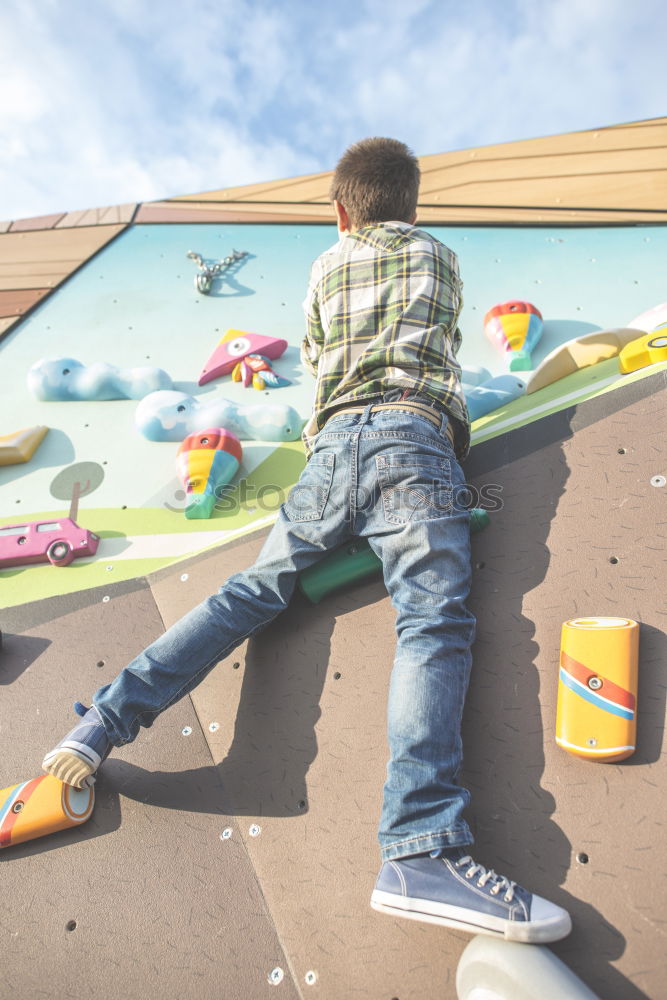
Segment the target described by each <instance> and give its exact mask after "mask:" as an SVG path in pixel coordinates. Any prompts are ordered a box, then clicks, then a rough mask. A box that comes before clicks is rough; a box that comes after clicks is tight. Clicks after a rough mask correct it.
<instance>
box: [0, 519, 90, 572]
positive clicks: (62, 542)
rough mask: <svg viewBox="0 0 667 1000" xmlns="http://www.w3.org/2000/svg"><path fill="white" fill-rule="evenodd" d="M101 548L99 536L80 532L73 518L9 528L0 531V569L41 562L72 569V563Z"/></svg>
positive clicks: (9, 525)
mask: <svg viewBox="0 0 667 1000" xmlns="http://www.w3.org/2000/svg"><path fill="white" fill-rule="evenodd" d="M99 544H100V537H99V535H95V534H93V532H92V531H88V530H87V529H86V528H80V527H79V525H78V524H77V523H76V522H75V521H73V520H72V519H71V517H59V518H57V519H54V520H53V521H31V522H30V523H29V524H8V525H6V526H5V527H4V528H1V527H0V569H3V568H4V567H6V566H24V565H27V564H28V563H41V562H50V563H51V564H52V565H53V566H69V564H70V563H71V562H72V560H73V559H79V558H80V557H81V556H94V555H95V553H96V552H97V546H98V545H99Z"/></svg>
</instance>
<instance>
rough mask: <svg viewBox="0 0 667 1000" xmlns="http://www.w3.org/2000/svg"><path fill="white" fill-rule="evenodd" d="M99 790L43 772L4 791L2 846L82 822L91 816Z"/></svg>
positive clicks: (0, 828)
mask: <svg viewBox="0 0 667 1000" xmlns="http://www.w3.org/2000/svg"><path fill="white" fill-rule="evenodd" d="M94 804H95V790H94V788H93V787H92V786H91V787H90V788H74V787H72V785H65V784H63V782H62V781H58V779H57V778H54V777H53V775H51V774H43V775H41V776H40V777H39V778H33V779H32V780H31V781H24V782H22V783H20V784H18V785H12V786H11V787H9V788H3V789H2V791H0V847H10V846H11V845H12V844H21V843H23V842H24V841H26V840H33V839H34V838H35V837H43V836H45V835H46V834H48V833H57V832H58V831H59V830H67V829H68V828H69V827H71V826H80V825H81V824H82V823H85V822H86V820H87V819H89V818H90V816H91V814H92V811H93V805H94Z"/></svg>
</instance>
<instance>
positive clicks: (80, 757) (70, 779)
mask: <svg viewBox="0 0 667 1000" xmlns="http://www.w3.org/2000/svg"><path fill="white" fill-rule="evenodd" d="M74 708H75V710H76V711H77V712H78V714H79V715H81V716H83V718H82V719H81V721H80V722H78V723H77V724H76V726H75V727H74V729H72V730H70V732H69V733H68V734H67V736H65V738H64V739H62V740H61V741H60V743H58V744H57V746H55V747H54V748H53V750H51V751H50V752H49V753H47V755H46V757H45V758H44V760H43V761H42V768H43V769H44V770H45V771H46V772H47V773H48V774H52V775H53V776H54V777H55V778H58V779H59V780H60V781H64V782H65V784H67V785H74V787H75V788H88V787H90V786H91V785H93V784H94V783H95V777H94V775H95V771H97V769H98V767H99V766H100V764H101V763H102V761H103V760H105V758H106V757H108V755H109V753H110V751H111V747H112V744H111V743H110V741H109V737H108V736H107V733H106V729H105V728H104V723H103V722H102V716H101V715H100V713H99V712H98V711H97V709H96V708H95V706H94V705H93V706H92V708H86V706H85V705H82V704H81V702H80V701H77V702H76V703H75V705H74Z"/></svg>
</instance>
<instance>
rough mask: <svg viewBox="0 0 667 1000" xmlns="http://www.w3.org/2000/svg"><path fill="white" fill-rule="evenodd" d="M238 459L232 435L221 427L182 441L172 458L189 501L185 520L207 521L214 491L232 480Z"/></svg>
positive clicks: (214, 499)
mask: <svg viewBox="0 0 667 1000" xmlns="http://www.w3.org/2000/svg"><path fill="white" fill-rule="evenodd" d="M242 455H243V450H242V448H241V442H240V441H239V439H238V438H237V436H236V434H232V432H231V431H227V430H224V428H221V427H214V428H211V429H209V430H205V431H200V432H199V433H198V434H189V435H188V437H186V439H185V440H184V441H183V443H182V444H181V446H180V447H179V449H178V452H177V454H176V468H177V470H178V475H179V478H180V480H181V482H182V483H183V486H184V487H185V492H186V494H187V497H188V501H189V502H188V506H187V507H186V508H185V516H186V517H187V518H188V519H197V518H206V517H211V515H212V514H213V510H214V509H215V505H216V503H217V501H218V494H217V492H216V491H217V490H219V489H220V488H221V487H222V486H225V485H226V484H227V483H229V482H231V480H232V479H233V478H234V476H235V475H236V472H237V470H238V468H239V465H240V464H241V457H242Z"/></svg>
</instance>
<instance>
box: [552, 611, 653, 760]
mask: <svg viewBox="0 0 667 1000" xmlns="http://www.w3.org/2000/svg"><path fill="white" fill-rule="evenodd" d="M638 654H639V625H638V624H637V622H635V621H632V620H631V619H630V618H573V619H571V620H570V621H567V622H565V623H564V625H563V630H562V635H561V653H560V671H559V677H558V708H557V713H556V743H557V744H558V746H560V747H562V748H563V749H564V750H567V751H568V752H569V753H572V754H575V755H576V756H577V757H586V758H588V759H589V760H603V761H618V760H625V758H626V757H629V756H630V755H631V754H633V753H634V751H635V748H636V739H637V678H638V665H637V664H638Z"/></svg>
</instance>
